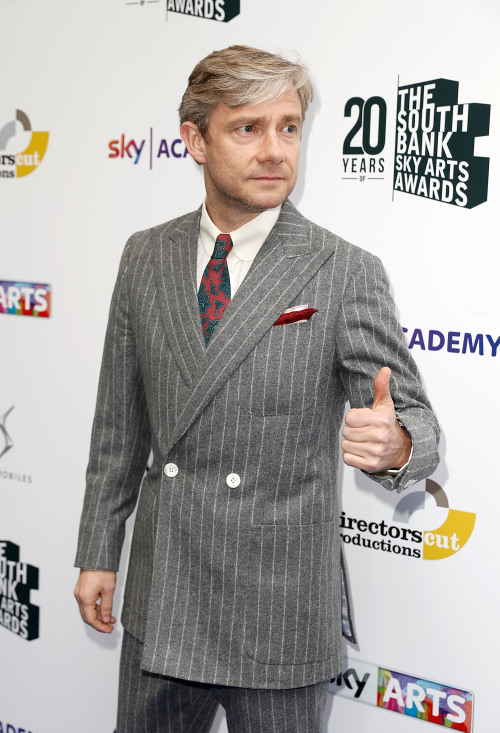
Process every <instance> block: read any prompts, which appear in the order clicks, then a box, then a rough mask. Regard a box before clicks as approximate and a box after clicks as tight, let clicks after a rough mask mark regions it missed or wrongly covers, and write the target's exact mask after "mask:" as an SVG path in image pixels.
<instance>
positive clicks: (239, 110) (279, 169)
mask: <svg viewBox="0 0 500 733" xmlns="http://www.w3.org/2000/svg"><path fill="white" fill-rule="evenodd" d="M301 128H302V108H301V104H300V99H299V95H298V93H297V92H292V93H290V94H285V95H283V96H282V97H280V98H279V99H278V100H277V101H276V102H273V103H271V104H258V105H251V104H246V105H243V106H241V107H228V106H227V105H226V104H219V105H218V106H217V107H216V108H215V110H214V111H213V112H212V115H211V117H210V122H209V126H208V135H207V140H204V139H203V138H201V136H199V137H198V144H199V150H200V154H199V156H197V155H195V156H194V157H195V159H196V160H197V161H198V162H199V163H202V164H203V165H204V171H205V187H206V191H207V207H208V209H209V212H212V211H213V212H214V213H216V212H218V211H219V210H221V211H225V212H226V214H231V215H232V216H234V217H236V218H237V217H238V216H243V218H244V219H246V220H250V219H252V218H254V216H256V215H257V214H258V213H259V212H261V211H264V210H266V209H270V208H273V207H275V206H279V205H280V204H281V203H282V202H283V201H284V200H285V198H286V197H287V196H288V195H289V194H290V192H291V191H292V189H293V187H294V185H295V181H296V180H297V172H298V163H299V153H300V135H301ZM190 152H191V151H190Z"/></svg>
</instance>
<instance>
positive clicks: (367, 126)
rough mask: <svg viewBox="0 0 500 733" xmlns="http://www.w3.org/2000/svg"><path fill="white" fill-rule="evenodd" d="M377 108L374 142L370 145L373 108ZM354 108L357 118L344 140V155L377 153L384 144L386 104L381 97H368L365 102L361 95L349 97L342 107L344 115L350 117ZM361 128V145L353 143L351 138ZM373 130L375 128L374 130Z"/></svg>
mask: <svg viewBox="0 0 500 733" xmlns="http://www.w3.org/2000/svg"><path fill="white" fill-rule="evenodd" d="M374 107H377V108H378V115H377V117H378V119H377V130H376V135H375V138H376V139H375V144H374V145H372V142H371V141H372V137H371V131H372V122H373V116H372V115H373V108H374ZM354 108H356V109H357V110H358V112H357V119H356V120H355V122H354V125H353V127H352V129H351V131H350V132H349V133H348V135H347V136H346V139H345V140H344V148H343V153H344V155H363V153H367V154H368V155H378V154H379V153H381V152H382V150H383V149H384V146H385V123H386V119H387V105H386V103H385V100H384V99H382V97H370V99H367V100H366V102H365V100H364V99H362V98H361V97H351V99H348V100H347V102H346V106H345V109H344V117H352V111H353V109H354ZM360 130H361V141H362V145H361V146H360V145H353V144H352V142H353V139H354V138H355V136H356V135H357V134H358V132H359V131H360ZM374 132H375V130H374Z"/></svg>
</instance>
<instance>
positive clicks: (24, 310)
mask: <svg viewBox="0 0 500 733" xmlns="http://www.w3.org/2000/svg"><path fill="white" fill-rule="evenodd" d="M50 296H51V287H50V285H47V284H44V285H42V284H41V283H23V282H11V281H9V280H0V313H6V314H8V315H11V316H36V317H38V318H49V317H50Z"/></svg>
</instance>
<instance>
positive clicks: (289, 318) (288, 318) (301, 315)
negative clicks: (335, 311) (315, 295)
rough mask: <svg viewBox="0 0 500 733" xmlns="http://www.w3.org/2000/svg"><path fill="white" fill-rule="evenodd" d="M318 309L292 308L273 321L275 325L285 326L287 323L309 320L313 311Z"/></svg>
mask: <svg viewBox="0 0 500 733" xmlns="http://www.w3.org/2000/svg"><path fill="white" fill-rule="evenodd" d="M317 310H318V309H317V308H301V309H300V310H294V309H293V308H290V309H288V310H286V311H285V312H284V313H282V314H281V316H280V317H279V318H278V320H277V321H275V322H274V323H273V326H284V325H286V324H287V323H298V322H299V321H308V320H309V319H310V317H311V316H312V315H313V313H316V312H317Z"/></svg>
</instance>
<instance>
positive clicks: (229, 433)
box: [76, 202, 438, 689]
mask: <svg viewBox="0 0 500 733" xmlns="http://www.w3.org/2000/svg"><path fill="white" fill-rule="evenodd" d="M199 216H200V212H199V211H198V212H194V213H192V214H189V215H187V216H185V217H181V218H180V219H177V220H174V221H172V222H169V223H167V224H164V225H162V226H159V227H156V228H154V229H150V230H147V231H145V232H141V233H139V234H136V235H134V236H133V237H132V238H131V239H130V240H129V242H128V244H127V247H126V249H125V252H124V255H123V259H122V263H121V267H120V273H119V276H118V281H117V285H116V289H115V293H114V296H113V301H112V306H111V312H110V320H109V326H108V331H107V337H106V344H105V350H104V357H103V365H102V372H101V379H100V385H99V394H98V399H97V408H96V416H95V421H94V428H93V436H92V445H91V455H90V461H89V468H88V484H87V486H88V488H87V493H86V497H85V504H84V511H83V515H82V523H81V530H80V540H79V549H78V556H77V562H76V564H77V565H78V566H80V567H87V568H89V567H94V568H109V569H116V568H117V567H118V560H119V553H120V549H121V544H122V539H123V523H124V519H125V517H126V516H127V515H128V514H129V513H130V511H131V510H132V508H133V506H134V504H135V502H136V501H137V497H138V493H139V485H140V481H141V476H142V474H143V471H144V467H145V464H146V460H147V457H148V455H149V450H150V446H152V449H153V454H154V461H153V465H152V467H151V469H150V470H149V472H148V474H147V476H146V478H145V479H144V481H143V484H142V490H141V494H140V498H139V506H138V511H137V518H136V524H135V530H134V537H133V543H132V551H131V560H130V566H129V574H128V579H127V586H126V593H125V603H124V610H123V615H122V620H123V623H124V625H125V627H126V628H127V629H128V630H129V631H130V632H131V633H132V634H134V635H135V636H137V637H138V638H140V639H141V640H143V641H144V643H145V646H144V657H143V667H144V669H146V670H149V671H150V672H154V673H159V674H162V675H168V676H172V677H180V678H183V679H189V680H198V681H202V682H207V683H211V684H221V685H233V686H239V687H249V688H283V689H284V688H291V687H300V686H306V685H311V684H313V683H316V682H318V681H320V680H326V679H330V678H331V677H333V676H335V675H336V674H337V673H338V672H339V670H340V668H341V659H342V648H341V595H342V593H341V585H342V583H341V568H340V538H339V530H338V521H337V496H336V474H337V463H338V432H339V428H340V425H341V421H342V417H343V411H344V405H345V402H346V400H347V399H349V401H350V403H351V405H352V406H353V407H359V406H370V405H371V403H372V400H373V394H372V389H373V378H374V377H375V374H376V373H377V371H378V370H379V369H380V367H382V366H384V365H387V366H389V367H391V369H392V380H391V390H392V393H393V398H394V402H395V405H396V410H397V413H398V416H399V418H400V420H401V421H402V422H403V424H404V425H405V426H406V428H407V429H408V431H409V433H410V434H411V436H412V438H413V442H414V451H413V457H412V460H411V462H410V464H409V466H408V467H407V468H406V469H405V470H404V471H402V472H401V473H400V474H399V475H398V476H397V477H396V478H395V479H394V480H392V479H384V478H375V480H378V481H380V482H382V483H383V484H384V486H386V488H389V489H391V488H394V489H396V490H398V491H399V490H402V489H404V488H405V487H406V486H409V485H411V484H412V483H413V482H415V481H417V480H420V479H422V478H424V477H425V476H427V475H428V474H430V473H431V472H432V471H433V469H434V468H435V465H436V463H437V440H438V428H437V425H436V422H435V419H434V417H433V415H432V412H431V411H430V408H429V404H428V402H427V400H426V397H425V395H424V393H423V390H422V386H421V384H420V380H419V377H418V374H417V370H416V367H415V364H414V362H413V361H412V358H411V356H410V353H409V351H408V349H407V347H406V345H405V343H404V341H403V338H402V332H401V328H400V326H399V324H398V323H397V320H396V318H395V315H394V307H393V303H392V300H391V297H390V295H389V287H388V283H387V280H386V277H385V274H384V271H383V268H382V266H381V264H380V262H379V260H378V259H377V258H376V257H373V256H372V255H370V254H368V253H367V252H364V251H363V250H361V249H359V248H357V247H354V246H352V245H349V244H347V243H346V242H344V241H343V240H341V239H339V238H338V237H336V236H334V235H333V234H331V233H329V232H327V231H325V230H324V229H321V228H320V227H317V226H316V225H314V224H312V223H311V222H309V221H308V220H306V219H305V218H304V217H302V216H301V215H300V214H299V213H298V212H297V211H296V210H295V209H294V207H293V206H292V205H291V204H290V203H289V202H285V203H284V205H283V207H282V211H281V215H280V218H279V219H278V222H277V224H276V226H275V227H274V229H273V230H272V232H271V234H270V236H269V237H268V239H267V240H266V242H265V243H264V245H263V246H262V248H261V249H260V251H259V253H258V255H257V257H256V259H255V261H254V263H253V265H252V267H251V269H250V271H249V273H248V275H247V276H246V278H245V279H244V281H243V283H242V284H241V286H240V287H239V289H238V291H237V293H236V294H235V296H234V298H233V300H232V301H231V303H230V305H229V306H228V308H227V309H226V311H225V313H224V317H223V318H222V319H221V321H220V323H219V325H218V326H217V329H216V331H215V333H214V335H213V337H212V339H211V340H210V343H209V345H208V347H205V345H204V341H203V335H202V330H201V324H200V318H199V312H198V304H197V299H196V289H197V284H196V276H195V273H196V249H197V237H198V226H199ZM299 304H307V305H308V306H309V307H311V308H316V309H317V311H318V312H317V313H315V314H314V315H313V317H312V318H311V319H310V320H309V321H307V322H304V323H293V324H287V325H285V326H273V325H272V324H273V323H274V322H275V321H276V320H277V318H278V317H279V316H280V314H281V313H282V312H283V311H284V310H285V309H286V308H290V307H292V306H295V305H299ZM167 463H175V464H176V466H177V467H178V469H179V471H178V474H177V475H176V476H175V477H173V478H170V477H167V476H166V475H165V474H164V473H163V467H164V466H165V464H167ZM232 472H235V473H237V474H238V475H239V476H240V477H241V483H240V485H239V486H238V487H237V488H230V487H229V486H228V485H227V483H226V477H227V476H228V474H230V473H232Z"/></svg>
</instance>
